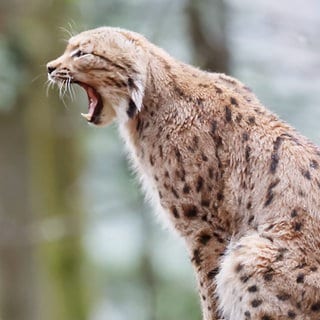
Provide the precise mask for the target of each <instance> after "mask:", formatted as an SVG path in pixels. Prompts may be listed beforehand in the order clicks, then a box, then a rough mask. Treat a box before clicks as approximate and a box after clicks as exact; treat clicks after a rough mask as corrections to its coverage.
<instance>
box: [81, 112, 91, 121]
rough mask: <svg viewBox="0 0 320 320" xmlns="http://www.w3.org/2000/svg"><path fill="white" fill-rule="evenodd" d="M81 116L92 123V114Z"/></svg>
mask: <svg viewBox="0 0 320 320" xmlns="http://www.w3.org/2000/svg"><path fill="white" fill-rule="evenodd" d="M81 115H82V116H83V117H84V118H86V119H87V120H88V121H91V114H90V113H81Z"/></svg>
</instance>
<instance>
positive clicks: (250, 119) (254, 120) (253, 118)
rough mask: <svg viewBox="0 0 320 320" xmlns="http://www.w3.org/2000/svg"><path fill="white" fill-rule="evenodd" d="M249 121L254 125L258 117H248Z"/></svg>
mask: <svg viewBox="0 0 320 320" xmlns="http://www.w3.org/2000/svg"><path fill="white" fill-rule="evenodd" d="M248 121H249V124H251V125H253V124H255V123H256V118H255V117H253V116H252V117H249V118H248Z"/></svg>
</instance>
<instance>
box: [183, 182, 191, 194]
mask: <svg viewBox="0 0 320 320" xmlns="http://www.w3.org/2000/svg"><path fill="white" fill-rule="evenodd" d="M182 191H183V193H185V194H188V193H189V192H190V187H189V185H188V184H187V183H186V184H185V185H184V186H183V189H182Z"/></svg>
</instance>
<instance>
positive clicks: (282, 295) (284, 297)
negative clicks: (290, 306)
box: [276, 292, 291, 301]
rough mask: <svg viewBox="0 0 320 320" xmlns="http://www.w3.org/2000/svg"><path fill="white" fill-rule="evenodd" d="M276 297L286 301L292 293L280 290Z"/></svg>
mask: <svg viewBox="0 0 320 320" xmlns="http://www.w3.org/2000/svg"><path fill="white" fill-rule="evenodd" d="M276 297H277V298H278V299H279V300H280V301H286V300H289V299H290V297H291V296H290V294H288V293H285V292H280V293H278V294H277V295H276Z"/></svg>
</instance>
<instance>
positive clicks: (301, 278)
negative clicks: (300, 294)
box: [296, 273, 304, 283]
mask: <svg viewBox="0 0 320 320" xmlns="http://www.w3.org/2000/svg"><path fill="white" fill-rule="evenodd" d="M296 281H297V283H303V282H304V274H303V273H299V274H298V276H297V279H296Z"/></svg>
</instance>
